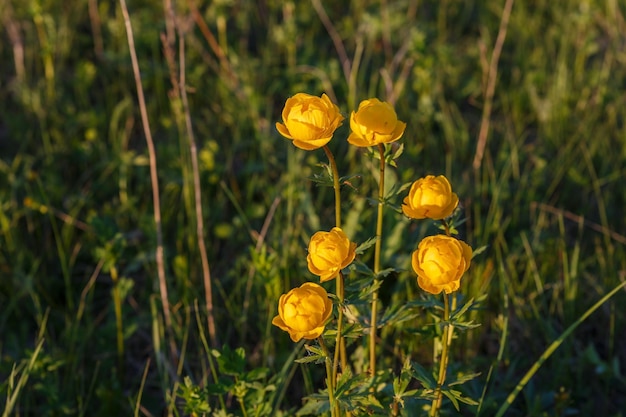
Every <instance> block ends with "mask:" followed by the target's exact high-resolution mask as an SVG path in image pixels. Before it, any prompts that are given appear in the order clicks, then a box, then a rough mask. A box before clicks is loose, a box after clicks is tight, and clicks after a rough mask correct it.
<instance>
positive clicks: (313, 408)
mask: <svg viewBox="0 0 626 417" xmlns="http://www.w3.org/2000/svg"><path fill="white" fill-rule="evenodd" d="M305 401H306V402H305V403H304V406H303V407H302V408H300V409H299V410H298V411H297V412H296V416H304V415H314V416H319V415H321V414H324V413H326V412H328V411H329V410H330V402H329V401H328V396H324V395H319V394H314V395H310V396H308V397H305Z"/></svg>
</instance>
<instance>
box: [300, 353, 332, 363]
mask: <svg viewBox="0 0 626 417" xmlns="http://www.w3.org/2000/svg"><path fill="white" fill-rule="evenodd" d="M325 360H326V359H325V358H324V357H322V356H319V355H309V356H304V357H302V358H298V359H295V360H294V362H296V363H311V362H315V363H316V364H318V363H322V362H324V361H325Z"/></svg>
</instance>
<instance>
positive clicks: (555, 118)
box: [0, 0, 626, 416]
mask: <svg viewBox="0 0 626 417" xmlns="http://www.w3.org/2000/svg"><path fill="white" fill-rule="evenodd" d="M1 4H2V7H0V19H1V21H2V25H0V26H2V27H3V29H2V31H1V36H2V39H1V41H0V57H1V61H0V62H1V64H0V74H1V76H0V306H2V308H0V335H2V336H1V337H0V352H1V357H0V381H2V383H1V384H0V393H1V394H2V395H1V398H3V400H2V401H3V402H4V404H5V405H4V409H8V408H9V407H11V408H12V413H13V415H18V416H25V415H33V414H39V415H102V416H109V415H130V414H131V413H133V414H135V415H161V414H162V413H164V412H165V413H170V414H173V415H176V414H177V413H182V411H181V410H183V405H182V401H181V400H180V398H179V399H177V398H176V396H177V393H180V389H179V387H180V386H184V383H185V380H184V378H185V377H189V378H190V381H191V383H192V385H194V384H195V385H203V384H208V383H210V382H212V381H213V380H214V375H215V373H217V372H218V365H219V364H218V363H217V362H216V358H215V357H214V356H212V355H211V348H212V346H210V341H209V339H208V335H207V330H206V309H205V305H204V289H203V281H202V265H201V262H200V253H199V249H198V243H197V239H196V220H195V213H194V200H193V195H194V194H193V179H192V169H191V167H192V165H191V159H190V158H191V155H190V153H189V147H188V142H187V136H186V133H185V127H184V126H183V125H181V123H180V118H177V114H176V105H177V104H176V103H175V102H174V99H173V97H172V96H171V95H170V94H169V92H170V90H171V88H172V84H171V81H170V68H169V67H168V64H167V62H166V60H165V57H164V55H163V44H162V42H161V38H160V35H161V33H165V31H166V29H167V28H166V24H165V23H166V19H165V15H164V10H163V4H162V3H161V2H154V1H148V0H144V1H141V2H129V5H128V6H129V9H130V16H131V20H132V23H133V27H134V32H135V42H136V51H137V54H138V57H139V66H140V68H141V71H142V77H143V78H142V82H143V88H144V90H145V94H146V99H147V111H148V114H149V117H150V123H151V128H152V132H153V136H154V140H155V145H156V153H157V158H158V166H159V181H160V183H159V186H160V190H161V199H162V201H161V204H162V211H163V219H162V221H163V232H164V243H165V265H166V276H167V285H168V288H169V302H170V304H171V310H172V319H173V330H174V331H173V333H174V334H173V336H169V335H168V334H167V331H166V323H164V319H163V313H162V305H161V301H160V297H159V286H158V282H157V278H156V277H157V270H156V264H155V259H154V253H155V252H154V249H155V245H156V237H155V229H154V222H153V217H152V197H151V196H152V191H151V184H150V178H149V171H148V166H147V164H148V161H147V151H146V148H145V141H144V136H143V129H142V125H141V119H140V116H139V108H138V104H137V99H136V90H135V84H134V80H133V75H132V69H131V65H130V58H129V56H130V55H129V50H128V45H127V41H126V32H125V28H124V22H123V18H122V15H121V11H120V7H119V4H118V3H116V2H96V1H91V0H87V1H85V0H73V1H69V2H57V1H51V0H27V1H12V0H5V1H4V2H2V3H1ZM320 5H321V7H323V9H324V13H325V14H326V15H327V18H328V21H326V22H325V20H324V18H323V15H322V17H320V12H319V10H320V9H319V7H320ZM175 6H176V14H177V16H178V18H179V19H182V21H183V23H184V25H183V26H184V27H185V28H187V32H186V33H185V44H186V49H185V61H186V67H187V72H186V76H187V85H188V87H189V89H188V91H187V93H188V94H189V109H190V116H191V120H192V123H193V128H194V133H195V137H196V141H197V144H198V156H199V171H200V178H201V184H202V198H203V200H202V203H203V213H204V223H205V230H206V233H205V242H206V244H207V250H208V257H209V263H210V267H211V275H212V279H213V285H214V292H213V294H214V303H215V312H214V314H215V320H216V323H217V327H218V336H219V341H220V344H223V345H225V346H228V348H229V350H230V351H235V349H236V348H238V347H243V348H244V351H245V360H244V363H243V366H244V369H245V370H246V371H250V370H252V369H257V368H263V367H265V368H268V369H269V373H270V375H272V376H273V378H274V379H272V380H271V381H272V382H271V383H272V384H274V385H275V386H276V391H275V392H274V393H273V394H271V396H270V397H267V398H268V399H266V400H267V401H268V403H270V404H271V406H272V407H273V409H274V410H283V411H284V412H285V415H289V414H290V413H291V412H292V410H295V409H296V408H297V407H298V406H299V405H300V404H299V403H298V402H297V401H295V400H293V399H295V398H297V399H299V398H301V397H302V396H303V395H306V394H311V393H313V392H314V390H315V386H316V385H317V384H318V382H319V381H321V380H322V378H323V375H322V374H321V373H318V372H317V370H311V369H307V368H305V367H303V366H301V365H296V364H293V363H292V360H293V358H294V357H296V356H298V355H302V353H301V352H300V351H299V348H298V347H297V346H294V345H293V343H291V341H290V340H289V339H288V338H287V337H285V335H284V334H281V332H279V331H278V330H277V329H276V328H272V326H271V325H270V321H271V318H272V317H273V315H274V314H275V308H276V300H277V299H278V297H279V296H280V294H282V293H284V292H286V291H287V290H288V289H290V288H292V287H293V286H296V285H300V284H301V283H302V282H303V281H304V277H303V276H302V273H301V272H300V271H303V270H305V268H304V265H305V264H306V262H305V260H304V259H305V254H306V252H305V250H306V242H307V241H308V238H309V237H310V235H311V234H312V233H313V232H315V231H316V230H319V229H320V228H329V227H330V226H331V225H332V224H333V214H332V206H333V205H332V199H333V195H332V192H331V191H330V190H329V189H326V188H324V187H317V186H316V185H315V184H314V183H313V182H311V181H308V180H307V179H306V178H307V177H310V176H313V175H314V174H315V173H317V172H319V169H320V168H319V167H317V166H316V164H318V163H321V162H324V155H323V154H321V152H320V153H317V152H312V153H305V152H301V151H299V150H297V149H294V148H293V147H291V146H288V143H287V142H286V141H285V140H284V139H282V138H281V137H279V135H278V134H277V133H276V132H275V129H274V122H275V121H277V120H279V119H280V110H281V109H282V106H283V104H284V101H285V99H286V98H287V97H288V96H290V95H292V94H294V93H296V92H300V91H305V92H309V93H311V94H316V95H319V94H321V93H322V92H327V93H328V94H329V95H330V96H331V98H333V99H334V101H335V102H337V103H348V104H346V105H342V106H343V107H342V111H343V113H344V115H348V114H349V112H350V111H351V110H353V107H354V105H355V104H354V103H358V102H359V101H360V100H362V99H365V98H368V97H373V96H376V97H380V98H381V99H389V100H394V102H395V105H394V106H395V108H396V110H397V112H398V116H399V118H400V119H401V120H404V121H406V122H407V124H408V127H407V131H406V133H405V136H404V139H403V142H404V143H405V154H404V155H403V158H402V160H401V162H400V166H399V167H398V169H397V170H395V171H391V170H390V172H389V175H390V178H389V179H388V181H386V182H387V183H388V184H389V185H392V184H393V183H394V182H397V183H400V184H402V183H405V182H408V181H411V180H412V179H414V178H416V177H418V176H422V175H425V174H429V173H434V174H445V175H446V176H448V178H450V179H451V182H452V183H454V184H455V188H456V191H457V193H458V194H459V195H460V196H464V197H465V199H464V200H463V201H462V205H463V208H464V212H465V214H466V216H467V221H466V223H465V224H464V225H463V227H462V234H463V235H464V237H465V239H466V240H467V241H468V242H470V243H471V244H472V245H473V246H474V247H480V246H483V245H486V246H487V250H486V251H485V252H484V253H483V254H481V255H480V257H479V258H477V261H476V262H475V263H474V266H473V267H472V269H470V272H469V274H470V275H469V277H468V278H469V279H466V280H465V281H464V282H465V284H464V285H465V287H464V288H463V292H464V293H465V294H467V295H468V296H469V297H476V296H479V295H480V294H487V295H488V296H487V299H486V301H485V303H484V308H483V309H481V310H477V311H473V312H472V314H473V315H474V319H475V320H476V321H477V322H479V323H482V326H481V327H479V328H477V329H475V330H473V331H472V332H469V333H467V334H465V335H463V338H462V339H461V340H460V341H459V342H458V343H457V342H455V345H454V346H455V348H454V349H453V352H452V353H451V354H452V357H453V358H455V359H456V363H459V364H463V365H464V366H468V367H470V368H471V369H473V370H474V371H477V372H481V373H482V375H481V377H480V378H479V379H478V380H477V381H476V382H475V383H473V384H472V385H471V387H470V389H471V390H472V393H473V394H477V395H476V397H478V396H480V394H481V393H482V391H483V388H484V387H485V382H486V381H487V375H489V385H488V386H487V390H486V391H485V396H484V401H483V404H482V405H481V409H480V415H483V416H488V415H493V414H495V412H496V410H497V409H498V408H499V407H500V405H501V404H502V403H503V402H504V400H505V398H506V397H507V395H508V394H509V393H511V392H512V390H513V389H514V387H515V386H516V385H517V383H518V382H519V380H520V379H521V378H522V376H523V375H524V374H525V373H526V371H527V370H528V369H530V368H531V366H532V365H533V364H534V363H536V361H537V359H538V358H539V357H540V356H541V354H542V353H543V352H544V351H545V349H546V348H547V347H548V346H549V345H550V344H551V343H552V342H553V341H555V340H557V339H558V337H559V336H560V335H561V334H563V332H564V331H565V329H567V328H568V327H569V326H570V325H571V324H572V323H574V322H575V321H576V320H577V319H579V318H580V317H581V316H582V315H583V313H584V312H585V311H586V310H587V309H588V308H589V307H590V306H591V305H592V304H594V303H595V302H596V301H597V300H599V299H600V298H601V297H602V296H603V295H605V294H606V293H607V292H608V291H610V290H611V289H612V288H614V287H616V286H617V285H618V284H619V283H620V282H623V281H624V279H625V278H626V216H624V211H623V207H624V206H625V205H626V192H625V191H624V189H625V188H624V180H625V179H626V145H625V143H626V126H625V124H624V120H625V118H626V114H625V112H626V110H625V109H626V95H624V93H623V91H624V87H625V85H624V82H623V80H624V79H626V69H625V68H626V65H625V64H626V52H625V51H626V49H625V48H624V45H625V42H626V41H625V38H624V33H626V23H624V22H625V20H624V17H625V15H626V7H624V5H623V4H622V3H620V2H619V1H617V0H607V1H591V0H589V1H584V2H570V1H541V0H538V1H534V2H523V1H517V2H515V3H514V5H513V8H512V12H511V16H510V21H509V24H508V32H507V36H506V40H505V43H504V47H503V49H502V54H501V56H500V59H499V69H498V75H497V84H496V90H495V94H494V99H493V100H494V101H493V109H492V115H491V122H490V134H489V136H488V140H487V145H486V149H485V155H484V158H483V160H482V164H481V166H480V168H479V169H478V170H474V169H472V161H473V159H474V155H475V152H476V145H477V136H478V132H479V129H480V121H481V113H482V108H483V105H484V100H485V95H484V91H485V84H486V79H485V74H486V72H485V71H486V67H485V65H486V63H487V62H488V60H489V58H490V56H491V53H492V50H493V46H494V43H495V39H496V37H497V33H498V27H499V24H500V18H501V13H502V9H503V6H504V1H496V0H488V1H484V2H474V1H454V0H447V1H442V2H439V1H424V2H412V1H402V0H397V1H391V0H388V1H383V2H374V1H368V0H360V1H356V0H355V1H351V2H345V3H341V2H317V1H312V2H310V3H309V2H278V1H270V0H267V1H262V2H247V1H236V0H235V1H230V2H226V1H219V2H205V3H203V4H200V3H197V4H196V6H197V10H198V14H197V15H193V14H192V13H191V9H190V8H189V3H187V2H180V3H177V4H176V5H175ZM316 7H317V9H318V10H317V11H316ZM329 23H330V25H331V26H329ZM325 24H326V26H325ZM203 25H205V26H206V27H205V26H203ZM329 28H332V30H331V33H336V38H335V39H334V40H333V38H332V37H331V35H329ZM333 30H334V32H333ZM339 41H341V44H342V45H343V48H344V49H345V56H346V57H347V59H346V60H345V61H342V60H341V53H340V52H338V50H337V46H338V44H339V43H338V42H339ZM176 61H179V60H178V57H176ZM347 129H348V127H347V124H346V123H344V126H343V127H341V128H340V132H341V133H345V132H347ZM338 136H340V137H341V136H342V134H340V135H338ZM343 136H345V135H343ZM330 146H331V147H332V150H333V152H334V153H335V155H336V156H337V158H338V164H339V166H340V171H341V174H342V175H343V174H347V173H364V172H367V171H369V170H370V168H369V167H368V166H366V165H364V164H367V163H369V162H368V160H367V159H366V158H363V157H362V155H360V154H359V153H358V152H356V151H354V150H350V149H348V146H347V145H346V144H344V143H342V142H341V141H333V142H331V144H330ZM367 178H368V177H367V176H363V177H355V178H353V179H351V183H352V186H353V187H346V188H345V191H344V196H345V197H344V198H345V199H347V200H349V201H350V209H349V210H348V212H346V213H344V222H345V223H346V226H345V229H346V230H347V231H349V234H350V235H351V236H353V238H354V240H355V241H359V242H362V241H364V240H366V239H367V238H369V237H370V236H369V231H370V230H372V227H371V226H372V224H373V223H374V222H375V220H374V217H375V215H374V210H372V207H371V206H370V204H369V203H368V201H367V200H366V197H367V196H370V195H372V194H373V190H374V189H375V187H376V184H374V183H371V182H370V181H369V180H367ZM318 207H327V209H326V210H321V211H320V210H317V208H318ZM388 215H389V216H392V215H393V214H392V213H389V214H388ZM385 224H387V225H392V224H395V222H391V221H386V222H385ZM429 227H432V226H430V225H423V226H422V225H419V226H415V225H414V224H409V223H408V222H402V221H401V222H400V223H399V224H398V226H397V227H396V228H395V229H393V230H391V229H390V230H386V231H385V234H386V236H388V238H387V240H386V241H385V245H386V246H385V247H384V248H383V264H385V263H386V262H389V263H391V260H392V259H393V261H394V262H395V263H396V264H403V263H404V264H405V265H406V267H407V272H403V273H400V274H398V276H396V277H393V279H389V280H386V281H385V282H384V284H383V287H382V288H381V299H382V300H383V301H384V302H388V303H393V301H394V300H395V299H396V298H397V297H398V296H397V294H400V293H401V294H406V295H407V296H409V297H413V298H415V299H417V298H419V292H418V291H417V287H416V285H415V278H414V277H413V276H412V274H411V273H409V272H408V271H409V269H410V268H409V259H408V256H407V255H404V254H408V253H410V251H411V250H413V249H414V245H415V242H416V241H417V238H418V237H419V236H422V235H423V234H424V233H425V232H426V231H427V230H428V228H429ZM112 266H115V269H116V270H117V271H118V273H119V276H118V278H116V279H115V282H114V280H113V279H112V276H111V273H110V272H111V267H112ZM115 291H119V293H118V296H120V299H121V319H122V321H121V323H122V325H121V327H120V326H119V325H116V316H115V303H114V296H113V295H112V294H113V293H114V292H115ZM116 297H117V296H116ZM624 297H625V295H624V292H623V291H621V292H620V293H618V294H617V295H616V296H615V297H614V298H612V299H611V300H609V301H608V302H607V303H605V304H604V305H602V306H601V307H600V308H599V310H598V311H597V312H596V313H594V315H592V316H591V317H589V318H588V319H587V320H586V321H585V322H583V323H582V324H581V325H580V326H579V327H578V328H577V329H576V330H575V331H574V332H573V333H572V334H571V335H570V336H569V337H568V338H567V339H565V340H564V341H563V343H562V345H561V346H560V347H559V350H558V352H557V354H556V355H552V356H551V357H550V358H548V360H546V362H545V363H543V364H542V366H541V368H540V369H539V370H538V371H537V372H536V374H535V375H534V376H533V378H532V379H531V380H530V381H529V383H528V384H527V385H526V387H525V388H524V389H523V390H522V392H521V394H520V395H519V396H518V398H517V399H516V400H515V401H514V402H513V404H512V405H511V406H510V407H509V409H508V414H507V415H511V416H516V415H520V416H522V415H533V416H535V415H536V416H539V415H563V416H564V415H572V414H574V413H578V415H606V416H623V415H624V409H626V402H625V401H624V398H626V379H625V377H624V373H625V367H624V363H625V361H626V334H625V333H624V329H625V328H626V317H625V315H624V312H623V308H621V307H620V306H621V305H623V303H624ZM428 323H430V321H429V318H428V317H423V318H420V319H419V320H418V322H417V323H411V325H410V326H409V325H408V324H406V327H404V328H402V329H399V330H398V331H397V333H393V334H391V333H390V334H383V337H384V338H385V339H384V341H385V349H388V351H389V352H390V354H389V357H388V359H387V361H386V363H385V364H384V365H383V366H385V367H395V368H396V369H399V367H401V365H402V363H401V361H399V360H398V358H400V357H401V356H402V354H407V355H410V356H412V357H413V358H419V359H423V360H428V358H430V357H431V352H432V346H429V345H428V344H425V343H423V342H424V341H423V340H422V339H420V338H419V337H418V336H415V335H413V336H412V338H411V340H410V341H407V342H403V343H402V344H400V343H397V340H399V338H407V337H408V336H407V335H408V334H409V332H410V331H412V330H415V329H419V328H420V327H421V326H424V325H426V324H428ZM120 328H121V329H122V331H123V333H122V339H123V342H124V343H123V357H122V358H121V361H118V355H119V349H118V348H117V347H116V338H117V333H118V330H119V329H120ZM170 339H173V341H174V343H175V345H176V346H177V349H178V351H177V355H176V357H175V358H171V357H170V353H169V343H170V341H171V340H170ZM394 340H395V341H396V342H394ZM424 340H427V339H424ZM41 341H43V342H41ZM220 350H222V349H221V346H220ZM399 350H404V351H402V352H400V351H399ZM490 367H491V369H492V371H491V372H489V369H490ZM18 375H19V376H18ZM269 380H270V377H269V376H268V381H269ZM216 401H218V404H219V401H220V400H218V399H216ZM221 401H223V403H224V405H225V407H227V408H228V407H230V408H229V409H230V410H231V411H232V412H233V413H236V412H237V410H238V408H237V404H236V402H234V400H232V399H231V398H227V397H226V396H225V397H223V398H222V399H221ZM444 408H445V407H444ZM450 409H451V408H450ZM475 413H476V409H473V408H468V409H465V410H464V414H467V415H474V414H475ZM276 415H279V412H278V411H276Z"/></svg>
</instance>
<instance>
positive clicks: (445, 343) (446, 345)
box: [430, 293, 454, 417]
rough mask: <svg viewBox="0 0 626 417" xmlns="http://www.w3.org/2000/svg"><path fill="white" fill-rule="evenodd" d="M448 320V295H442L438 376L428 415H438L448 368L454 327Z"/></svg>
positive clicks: (432, 416) (433, 416)
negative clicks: (441, 333) (441, 329)
mask: <svg viewBox="0 0 626 417" xmlns="http://www.w3.org/2000/svg"><path fill="white" fill-rule="evenodd" d="M449 321H450V295H449V294H445V293H444V295H443V335H442V336H441V342H442V347H441V358H440V360H439V378H437V388H436V390H435V399H434V400H433V403H432V406H431V407H430V416H431V417H435V416H438V415H439V409H440V408H441V400H442V397H443V394H442V392H441V387H442V386H443V384H444V382H445V381H446V371H447V369H448V357H449V351H450V344H451V342H452V333H453V332H454V327H452V325H451V324H450V323H449Z"/></svg>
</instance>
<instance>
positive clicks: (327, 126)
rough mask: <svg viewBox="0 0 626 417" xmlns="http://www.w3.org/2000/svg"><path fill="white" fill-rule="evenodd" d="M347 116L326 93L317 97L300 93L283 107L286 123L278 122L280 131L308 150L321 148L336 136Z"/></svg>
mask: <svg viewBox="0 0 626 417" xmlns="http://www.w3.org/2000/svg"><path fill="white" fill-rule="evenodd" d="M342 121H343V116H342V115H341V113H340V112H339V107H337V106H336V105H335V104H334V103H333V102H332V101H330V99H329V98H328V96H327V95H326V94H322V97H315V96H312V95H309V94H305V93H298V94H296V95H295V96H293V97H289V98H288V99H287V102H286V103H285V108H284V109H283V122H284V124H283V123H276V129H277V130H278V132H279V133H280V134H281V135H283V136H284V137H286V138H287V139H290V140H292V141H293V144H294V145H295V146H296V147H298V148H300V149H304V150H306V151H311V150H313V149H317V148H321V147H322V146H324V145H326V144H327V143H328V142H329V141H330V139H331V138H332V137H333V133H334V132H335V130H336V129H337V128H338V127H339V126H340V125H341V122H342Z"/></svg>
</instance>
